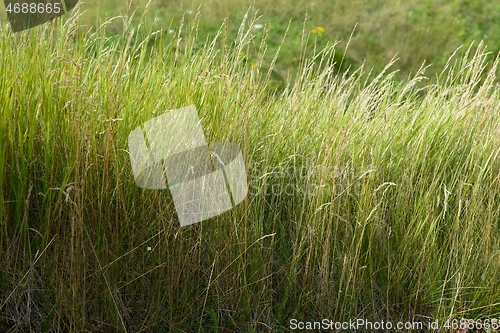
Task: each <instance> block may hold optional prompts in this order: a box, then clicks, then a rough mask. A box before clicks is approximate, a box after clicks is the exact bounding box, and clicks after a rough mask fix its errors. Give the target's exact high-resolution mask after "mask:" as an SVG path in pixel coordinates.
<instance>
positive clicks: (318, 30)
mask: <svg viewBox="0 0 500 333" xmlns="http://www.w3.org/2000/svg"><path fill="white" fill-rule="evenodd" d="M311 32H312V33H313V34H316V35H318V36H320V37H321V35H323V32H325V28H323V27H320V26H318V27H314V28H313V29H312V30H311Z"/></svg>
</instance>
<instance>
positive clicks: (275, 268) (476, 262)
mask: <svg viewBox="0 0 500 333" xmlns="http://www.w3.org/2000/svg"><path fill="white" fill-rule="evenodd" d="M77 22H78V21H77V19H76V18H74V19H71V20H69V21H68V22H66V24H65V25H64V26H62V25H60V24H59V25H58V23H57V22H56V23H52V24H51V25H45V26H42V27H38V28H36V29H32V30H29V31H26V32H22V33H19V34H15V35H14V34H12V33H11V32H10V30H9V29H8V28H7V27H6V26H2V30H1V32H0V64H1V65H0V78H1V80H0V105H1V106H2V108H1V121H0V128H1V131H0V134H1V140H0V183H1V188H0V189H1V190H0V200H1V202H2V205H0V230H1V231H0V249H1V251H0V262H1V266H0V328H1V329H3V330H7V329H12V330H19V331H30V330H31V331H35V332H46V331H55V332H83V331H91V332H109V331H118V332H141V331H142V332H167V331H170V332H185V331H189V332H195V331H196V332H197V331H200V332H201V331H202V332H216V331H241V332H263V331H266V332H275V331H287V330H289V328H290V326H289V321H290V320H291V319H292V318H296V319H298V320H321V319H322V318H330V319H332V320H336V321H346V320H349V319H354V318H366V319H369V320H372V321H375V320H386V321H387V320H393V321H397V320H425V318H429V317H431V318H438V319H441V320H442V321H444V320H445V319H447V318H454V317H461V316H463V317H468V318H473V319H480V318H483V319H484V318H492V317H495V316H498V315H499V314H500V306H499V305H500V291H499V290H498V288H497V286H498V285H499V283H500V275H499V273H498V272H500V270H499V268H500V251H499V250H500V248H499V247H500V237H499V233H498V232H499V230H498V228H499V226H498V221H499V220H500V211H499V206H498V200H499V196H500V195H499V194H500V183H499V180H498V175H499V171H500V163H499V161H498V153H499V144H500V131H499V128H498V124H499V123H500V122H499V120H500V119H499V118H500V112H499V106H500V103H499V101H498V92H499V90H498V87H497V86H496V85H495V84H494V81H495V76H494V75H495V69H496V67H497V65H498V63H497V60H495V59H492V58H491V55H488V54H487V52H486V50H485V47H484V46H483V45H480V47H478V48H477V51H474V52H472V51H470V52H466V53H465V55H464V57H463V58H456V57H452V58H450V60H449V62H448V64H447V66H446V67H445V68H444V70H443V72H442V73H441V75H440V76H439V77H438V80H437V82H436V83H435V84H432V85H428V86H427V87H426V89H427V93H426V94H425V96H424V97H421V96H420V94H419V91H418V90H417V88H415V87H416V85H417V83H419V82H420V81H422V80H423V79H424V70H425V68H422V69H421V70H420V71H419V72H418V73H417V74H416V75H415V76H414V77H410V78H409V79H408V80H406V81H405V82H403V83H401V82H400V81H397V80H395V78H394V75H395V72H394V71H392V70H391V68H392V67H394V66H396V65H394V64H392V63H391V64H390V65H388V66H387V68H386V71H385V73H384V74H382V75H380V76H378V77H377V78H376V79H375V80H369V79H367V78H368V77H370V76H369V75H368V74H369V73H367V72H366V71H365V70H364V69H363V68H359V69H358V70H357V71H355V72H354V73H352V74H349V75H348V74H346V75H343V76H342V75H339V74H338V68H337V67H335V64H334V63H333V61H332V60H333V59H335V48H333V47H330V48H326V49H322V50H319V52H318V54H317V55H316V58H315V59H311V58H309V59H303V66H302V68H301V71H300V72H299V76H298V79H297V80H296V82H295V83H294V84H293V85H289V86H287V87H286V88H285V89H283V90H282V91H277V92H276V91H275V92H274V93H272V92H270V91H269V89H268V84H269V80H270V72H271V70H272V69H271V70H269V71H265V70H263V69H262V68H260V67H259V66H260V63H257V64H256V66H255V67H254V66H252V65H250V64H249V63H248V62H245V61H244V59H243V57H242V56H241V54H244V53H245V52H250V50H251V48H252V47H254V46H253V45H254V44H255V45H257V46H256V48H257V51H259V50H260V52H259V55H260V59H263V57H264V54H263V53H264V52H265V49H266V40H265V38H263V39H262V40H256V39H255V37H254V36H253V35H252V30H251V29H244V27H245V26H247V25H245V24H242V29H240V32H239V34H238V37H237V39H236V40H235V41H233V40H230V39H229V37H228V35H227V34H226V31H227V29H226V26H225V25H223V26H222V27H221V29H220V31H219V34H218V36H217V38H218V39H219V40H220V41H221V42H222V43H223V45H224V47H222V48H218V47H215V45H216V43H206V44H205V46H203V47H201V48H199V49H196V48H195V47H194V45H195V42H196V35H197V31H196V25H194V26H193V29H192V30H189V31H183V32H182V33H179V35H178V36H179V38H178V39H177V40H174V41H172V42H166V41H165V40H164V39H163V37H162V36H163V34H162V33H156V32H155V31H151V30H144V29H143V28H140V29H137V28H134V27H132V26H131V25H128V24H125V26H124V29H123V33H122V36H121V39H122V41H120V42H118V41H115V40H110V39H109V38H108V37H106V36H105V35H104V32H103V30H104V27H103V28H102V29H101V30H98V31H97V32H92V31H89V32H88V33H85V34H83V33H81V32H79V30H78V29H77V27H76V24H77ZM124 22H126V23H127V22H128V20H125V21H124ZM123 41H125V42H123ZM254 42H256V43H254ZM259 45H260V46H259ZM272 56H273V55H272ZM492 61H494V63H493V64H492V66H491V68H493V69H492V70H491V71H490V72H489V73H487V75H486V79H482V78H484V77H485V75H482V72H483V71H484V70H485V68H486V67H485V66H486V64H487V62H490V63H491V62H492ZM490 65H491V64H490ZM391 66H392V67H391ZM189 104H195V105H197V107H198V110H199V112H200V117H201V118H202V122H203V127H204V128H205V130H206V134H207V140H209V141H231V142H235V143H237V144H239V145H240V147H241V149H242V151H243V155H244V159H245V161H246V163H247V168H248V181H249V186H250V193H249V196H248V197H247V199H246V200H245V201H244V202H243V203H241V204H240V205H239V206H237V207H236V208H234V209H233V210H231V211H229V212H227V213H225V214H223V215H221V216H218V217H216V218H213V219H211V220H208V221H205V222H202V223H200V224H196V225H193V226H190V227H185V228H182V229H181V228H179V227H178V222H177V221H176V219H177V218H176V214H175V210H174V207H173V203H172V200H171V197H170V195H169V193H168V192H166V191H154V190H143V189H140V188H138V187H137V186H136V185H135V183H134V179H133V175H132V172H131V166H130V162H129V156H128V152H127V150H126V149H127V137H128V134H129V133H130V131H131V130H132V129H134V128H135V127H136V126H139V125H140V124H142V123H143V122H145V121H147V120H148V119H151V118H152V117H154V116H156V115H159V114H161V113H163V112H165V111H166V110H169V109H174V108H178V107H181V106H184V105H189ZM149 247H150V248H151V250H148V248H149Z"/></svg>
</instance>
